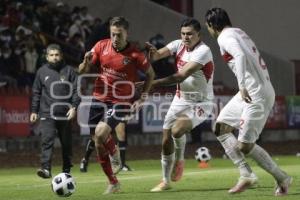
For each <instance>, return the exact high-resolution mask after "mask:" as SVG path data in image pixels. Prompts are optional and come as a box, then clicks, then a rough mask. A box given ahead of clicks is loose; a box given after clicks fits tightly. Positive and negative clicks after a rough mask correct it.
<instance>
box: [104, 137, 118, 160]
mask: <svg viewBox="0 0 300 200" xmlns="http://www.w3.org/2000/svg"><path fill="white" fill-rule="evenodd" d="M103 146H104V148H105V149H106V150H107V151H108V152H109V155H111V156H112V155H114V154H115V152H116V151H117V149H116V143H115V141H114V139H113V137H112V136H111V135H109V136H108V138H107V139H106V141H105V142H104V143H103Z"/></svg>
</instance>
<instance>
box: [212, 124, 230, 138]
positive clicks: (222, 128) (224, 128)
mask: <svg viewBox="0 0 300 200" xmlns="http://www.w3.org/2000/svg"><path fill="white" fill-rule="evenodd" d="M232 131H234V128H233V127H231V126H229V125H228V124H224V123H221V122H217V123H216V127H215V135H216V137H218V136H221V135H224V134H226V133H231V132H232Z"/></svg>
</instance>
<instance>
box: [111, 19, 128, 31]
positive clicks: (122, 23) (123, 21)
mask: <svg viewBox="0 0 300 200" xmlns="http://www.w3.org/2000/svg"><path fill="white" fill-rule="evenodd" d="M109 25H110V26H122V27H123V28H124V29H125V30H128V29H129V22H128V21H127V20H126V19H125V17H122V16H118V17H113V18H112V19H111V20H110V21H109Z"/></svg>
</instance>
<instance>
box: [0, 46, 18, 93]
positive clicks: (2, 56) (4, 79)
mask: <svg viewBox="0 0 300 200" xmlns="http://www.w3.org/2000/svg"><path fill="white" fill-rule="evenodd" d="M9 56H10V55H9V52H8V51H7V49H5V47H4V46H2V47H1V48H0V85H1V86H4V85H5V86H7V87H10V88H17V84H18V82H17V80H16V79H15V78H13V77H12V76H11V75H10V71H9V67H7V65H6V60H7V58H8V57H9Z"/></svg>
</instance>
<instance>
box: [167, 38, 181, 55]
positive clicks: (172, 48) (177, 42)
mask: <svg viewBox="0 0 300 200" xmlns="http://www.w3.org/2000/svg"><path fill="white" fill-rule="evenodd" d="M180 45H181V40H174V41H172V42H170V43H169V44H167V46H166V47H167V48H168V49H169V51H170V52H171V54H175V53H177V51H178V49H179V47H180Z"/></svg>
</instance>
